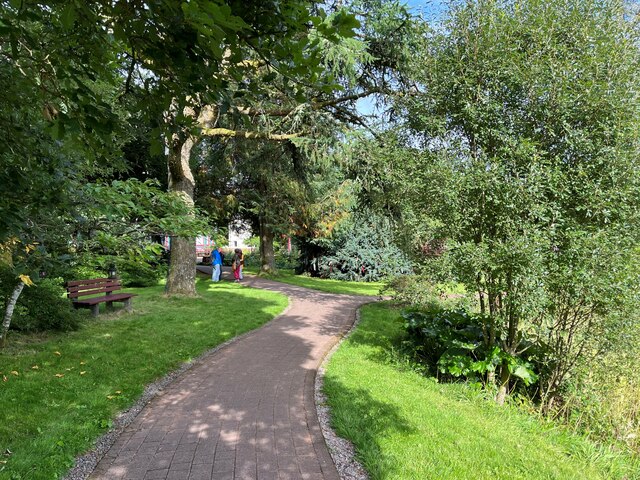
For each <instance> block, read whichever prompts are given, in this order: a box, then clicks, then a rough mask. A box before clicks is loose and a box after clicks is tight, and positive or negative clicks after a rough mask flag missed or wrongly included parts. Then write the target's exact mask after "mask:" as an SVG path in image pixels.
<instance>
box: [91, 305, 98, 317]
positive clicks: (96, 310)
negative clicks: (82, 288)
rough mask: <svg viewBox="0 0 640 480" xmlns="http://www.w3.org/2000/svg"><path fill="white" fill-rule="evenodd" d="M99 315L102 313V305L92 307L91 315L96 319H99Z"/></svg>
mask: <svg viewBox="0 0 640 480" xmlns="http://www.w3.org/2000/svg"><path fill="white" fill-rule="evenodd" d="M99 313H100V304H99V303H96V304H95V305H91V314H92V315H93V316H94V317H97V316H98V314H99Z"/></svg>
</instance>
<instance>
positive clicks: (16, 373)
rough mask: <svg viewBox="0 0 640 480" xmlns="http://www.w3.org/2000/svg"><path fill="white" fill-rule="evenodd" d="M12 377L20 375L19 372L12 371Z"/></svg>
mask: <svg viewBox="0 0 640 480" xmlns="http://www.w3.org/2000/svg"><path fill="white" fill-rule="evenodd" d="M11 375H15V376H16V377H17V376H18V375H20V374H19V373H18V372H16V371H15V370H11Z"/></svg>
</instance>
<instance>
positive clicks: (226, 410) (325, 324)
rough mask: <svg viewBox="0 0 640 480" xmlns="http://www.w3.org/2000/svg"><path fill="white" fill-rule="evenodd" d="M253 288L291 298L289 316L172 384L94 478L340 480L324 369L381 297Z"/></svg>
mask: <svg viewBox="0 0 640 480" xmlns="http://www.w3.org/2000/svg"><path fill="white" fill-rule="evenodd" d="M245 282H246V283H248V284H250V285H252V286H255V287H259V288H266V289H269V290H276V291H279V292H282V293H284V294H286V295H288V296H289V298H290V306H289V309H288V310H287V311H286V312H285V313H284V314H283V315H281V316H279V317H278V318H276V319H275V320H273V321H272V322H270V323H269V324H267V325H266V326H264V327H262V328H261V329H258V330H256V331H255V332H252V333H250V334H249V335H248V336H246V337H244V338H242V339H240V340H239V341H237V342H234V343H232V344H230V345H228V346H227V347H224V348H223V349H221V350H219V351H218V352H216V353H214V354H212V355H211V356H209V357H207V358H206V359H205V360H204V361H203V362H202V363H201V364H199V365H197V366H195V367H194V368H192V369H190V370H189V371H188V372H186V373H185V374H184V376H182V377H181V378H179V379H178V380H176V381H175V382H173V383H172V384H171V385H169V386H168V387H167V388H166V389H165V390H164V391H163V392H162V394H160V395H159V396H158V397H156V398H155V399H154V400H152V401H151V402H150V403H149V404H148V405H147V406H146V407H145V408H144V410H143V411H142V412H141V413H140V415H139V416H138V417H137V418H136V419H135V420H134V421H133V423H132V424H131V425H130V426H129V427H128V428H126V429H125V431H124V432H123V433H122V435H121V436H120V437H119V438H118V440H117V441H116V443H115V444H114V445H113V447H112V448H111V450H109V452H107V454H106V455H105V457H104V458H103V459H102V460H101V461H100V463H99V464H98V466H97V467H96V469H95V470H94V472H93V474H92V475H91V477H90V478H91V479H104V480H116V479H118V480H123V479H148V480H151V479H167V480H168V479H176V480H186V479H191V480H199V479H206V480H211V479H213V480H227V479H246V480H251V479H256V480H268V479H273V480H276V479H277V480H285V479H306V480H321V479H326V480H337V479H338V473H337V471H336V468H335V466H334V464H333V462H332V460H331V457H330V455H329V452H328V450H327V447H326V445H325V442H324V438H323V437H322V433H321V431H320V426H319V424H318V419H317V416H316V410H315V404H314V400H313V399H314V392H313V390H314V381H315V375H316V369H317V367H318V366H319V364H320V362H321V361H322V359H323V357H324V356H325V355H326V353H327V352H328V350H329V349H330V348H331V347H332V346H333V345H334V344H335V343H336V342H337V341H338V340H339V338H340V337H341V336H342V334H343V333H344V332H345V331H347V330H348V329H349V328H350V326H351V325H352V323H353V321H354V318H355V310H356V308H357V307H358V306H359V305H361V304H363V303H366V302H368V301H371V299H370V298H366V297H355V296H343V295H332V294H326V293H320V292H315V291H311V290H308V289H304V288H300V287H295V286H290V285H285V284H282V283H278V282H270V281H266V280H261V279H248V278H247V279H245ZM239 313H241V312H239ZM241 318H242V317H241V315H240V317H239V321H242V320H241Z"/></svg>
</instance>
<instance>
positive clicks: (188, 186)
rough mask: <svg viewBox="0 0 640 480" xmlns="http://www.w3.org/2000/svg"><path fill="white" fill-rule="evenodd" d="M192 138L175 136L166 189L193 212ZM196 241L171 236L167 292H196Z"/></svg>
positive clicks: (170, 154)
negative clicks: (190, 163) (190, 162)
mask: <svg viewBox="0 0 640 480" xmlns="http://www.w3.org/2000/svg"><path fill="white" fill-rule="evenodd" d="M193 146H194V141H193V139H192V138H191V137H189V136H186V135H185V136H180V135H174V136H173V137H172V139H171V148H170V149H169V158H168V159H167V164H168V167H169V191H170V192H176V193H177V194H178V195H179V196H180V197H181V198H182V200H183V201H184V202H185V204H186V205H187V206H188V207H189V210H190V211H191V215H193V214H194V213H193V212H194V203H193V194H194V189H195V180H194V177H193V173H192V172H191V167H190V166H189V158H190V156H191V149H192V148H193ZM195 262H196V243H195V239H194V238H184V237H171V256H170V260H169V273H168V275H167V286H166V289H165V292H166V294H167V295H189V296H195V295H196V266H195Z"/></svg>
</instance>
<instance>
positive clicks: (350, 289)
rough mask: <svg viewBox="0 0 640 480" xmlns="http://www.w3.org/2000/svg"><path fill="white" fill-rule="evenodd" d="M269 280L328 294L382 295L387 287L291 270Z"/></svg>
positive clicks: (381, 284) (254, 271) (280, 271)
mask: <svg viewBox="0 0 640 480" xmlns="http://www.w3.org/2000/svg"><path fill="white" fill-rule="evenodd" d="M247 272H248V273H253V274H255V273H257V272H258V269H257V268H256V269H247ZM266 278H269V280H275V281H278V282H282V283H288V284H290V285H297V286H299V287H305V288H310V289H312V290H319V291H321V292H327V293H341V294H346V295H366V296H376V295H380V290H381V289H382V288H383V287H384V286H385V284H384V282H347V281H344V280H331V279H328V278H315V277H307V276H304V275H296V274H295V273H293V272H292V271H290V270H278V273H277V274H275V275H272V276H269V277H266Z"/></svg>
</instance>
